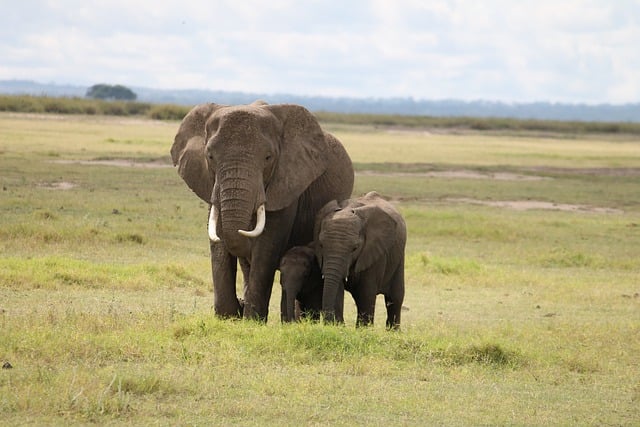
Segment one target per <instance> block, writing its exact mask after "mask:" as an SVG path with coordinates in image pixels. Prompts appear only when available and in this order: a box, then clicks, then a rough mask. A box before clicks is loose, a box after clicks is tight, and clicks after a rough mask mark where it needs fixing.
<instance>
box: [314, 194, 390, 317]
mask: <svg viewBox="0 0 640 427" xmlns="http://www.w3.org/2000/svg"><path fill="white" fill-rule="evenodd" d="M377 199H379V200H381V198H380V197H379V196H378V195H377V194H376V193H374V192H372V193H369V194H367V195H366V196H364V197H363V198H360V199H351V200H347V201H344V202H342V203H341V204H340V205H339V204H338V203H336V202H335V201H332V202H329V203H328V204H327V205H325V206H324V207H323V208H322V209H321V210H320V212H319V213H318V216H317V218H318V219H317V221H316V227H315V241H316V257H317V259H318V264H319V265H320V269H321V271H322V276H323V277H324V290H323V297H322V311H323V313H324V316H325V319H327V320H329V321H332V320H333V316H334V313H333V307H335V306H336V298H339V297H340V296H341V295H342V292H340V289H341V288H342V287H343V286H344V284H345V283H346V282H348V281H349V280H350V278H357V277H358V275H359V274H361V273H362V272H364V271H365V270H367V269H369V268H371V267H372V266H373V265H374V264H376V263H378V262H382V261H383V257H384V256H385V255H386V253H387V250H388V249H389V243H390V242H389V236H395V229H396V226H397V221H396V219H394V218H393V216H392V215H390V214H389V213H388V212H387V211H385V209H381V208H380V207H378V206H377V205H376V203H375V202H376V200H377ZM363 200H364V202H363Z"/></svg>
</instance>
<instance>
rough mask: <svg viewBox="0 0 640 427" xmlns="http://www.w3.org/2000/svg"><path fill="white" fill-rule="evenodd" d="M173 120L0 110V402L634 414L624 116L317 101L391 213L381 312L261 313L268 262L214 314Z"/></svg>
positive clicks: (201, 237)
mask: <svg viewBox="0 0 640 427" xmlns="http://www.w3.org/2000/svg"><path fill="white" fill-rule="evenodd" d="M88 102H89V101H88ZM90 102H94V101H90ZM177 126H178V122H176V121H173V122H167V121H154V120H145V119H142V120H141V119H140V117H137V118H134V119H129V118H126V117H105V116H99V115H84V116H73V115H69V116H62V117H61V116H59V115H43V114H19V115H16V114H7V113H3V114H0V171H1V172H0V212H1V214H0V217H1V221H0V364H3V363H5V362H8V363H9V364H10V365H11V366H12V368H11V369H1V370H0V420H1V421H2V424H6V425H27V424H28V425H60V424H64V425H86V424H93V423H95V424H100V425H103V424H128V425H149V424H162V425H175V424H179V425H191V424H199V425H201V424H206V425H210V424H214V425H301V424H302V425H309V424H329V425H346V424H350V425H353V424H356V425H380V424H393V425H452V424H453V425H485V424H489V425H513V424H515V425H549V424H551V425H634V424H637V421H638V419H640V410H639V409H638V407H639V405H638V402H639V401H640V387H639V386H638V384H640V367H638V363H637V355H638V354H640V316H638V313H639V312H640V287H639V285H638V272H640V245H639V244H638V242H640V141H638V139H637V138H635V137H633V136H632V135H626V136H619V135H607V136H602V135H590V136H589V137H588V138H579V137H576V136H575V135H574V136H571V137H567V136H566V135H547V136H546V137H544V138H536V137H533V136H532V135H531V134H529V133H525V134H520V133H517V132H516V134H515V135H514V134H493V135H489V134H487V133H486V132H463V133H461V134H451V133H440V134H438V133H424V132H401V133H397V132H389V131H387V130H386V129H377V130H376V129H374V127H372V126H371V125H362V126H360V125H358V126H354V125H344V124H340V123H329V124H328V125H327V127H328V128H330V129H332V130H333V131H334V132H335V133H336V135H337V136H338V137H339V138H340V139H341V140H342V141H343V142H344V143H345V146H346V147H347V150H348V151H349V153H350V155H351V156H352V158H353V160H354V162H355V164H356V168H357V171H358V175H357V177H356V189H355V193H357V194H360V193H363V192H365V191H369V190H371V189H375V190H377V191H379V192H380V193H382V194H384V195H386V196H388V197H389V198H391V199H392V200H393V201H394V202H395V203H396V204H397V206H398V207H399V209H400V210H401V212H402V213H403V215H404V216H405V218H406V221H407V225H408V231H409V239H408V245H407V265H406V282H407V283H406V285H407V295H406V299H405V305H406V308H407V310H406V311H404V312H403V319H402V330H401V331H400V332H398V333H395V332H388V331H386V330H385V329H384V320H385V319H384V317H385V316H384V307H383V305H384V302H383V300H382V298H380V299H379V301H378V306H377V309H376V312H377V317H376V322H375V326H374V327H372V328H367V329H359V330H356V329H355V327H354V323H355V312H354V307H353V303H352V302H351V300H350V298H349V297H348V296H347V299H346V301H345V312H346V313H345V316H346V319H347V324H346V325H345V326H343V327H334V326H324V325H318V324H312V323H302V324H294V325H282V324H280V321H279V318H278V312H279V298H280V291H279V286H278V284H277V283H276V284H275V285H274V292H273V296H272V300H271V316H270V318H269V321H268V325H267V326H265V325H261V324H257V323H253V322H244V321H242V322H239V321H221V320H219V319H216V318H214V317H213V315H212V303H213V300H212V292H211V289H210V288H211V285H210V266H209V257H208V245H207V236H206V232H205V229H206V206H205V205H204V204H203V203H201V202H199V201H198V199H197V198H196V197H195V196H193V194H192V193H191V192H190V191H189V190H188V189H187V188H186V186H185V185H184V184H183V183H182V181H181V180H180V178H179V177H178V175H177V173H176V171H175V170H173V168H171V166H170V159H169V157H168V150H169V147H170V145H171V141H172V139H173V136H174V135H175V132H176V129H177ZM494 202H510V203H512V205H509V204H508V203H505V204H503V205H495V204H494V205H491V203H494ZM516 202H529V203H533V202H545V203H547V204H548V205H544V206H547V207H549V206H551V207H554V204H555V209H544V210H542V209H540V208H538V209H531V206H533V207H534V208H535V207H536V206H540V205H535V204H532V205H531V206H529V207H526V206H525V207H523V205H518V204H516ZM509 206H511V208H510V207H509ZM578 206H579V207H580V209H578V208H577V207H578ZM516 208H517V209H516ZM572 208H575V209H572ZM241 287H242V284H241V283H240V282H239V283H238V288H239V289H240V288H241Z"/></svg>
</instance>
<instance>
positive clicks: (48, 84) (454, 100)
mask: <svg viewBox="0 0 640 427" xmlns="http://www.w3.org/2000/svg"><path fill="white" fill-rule="evenodd" d="M0 83H24V84H26V85H31V86H43V87H56V88H58V90H62V89H63V88H66V87H68V88H75V89H83V90H86V89H88V88H89V87H91V86H93V85H94V84H107V85H111V84H116V83H111V82H96V83H92V84H88V85H85V84H79V83H73V82H63V83H59V82H54V81H51V82H41V81H36V80H31V79H21V78H15V79H10V78H9V79H0ZM117 84H122V83H117ZM122 85H123V86H125V87H127V88H129V89H132V90H133V91H134V92H135V91H136V90H143V91H145V92H146V91H150V92H167V93H177V92H203V93H204V92H212V93H216V92H217V93H225V94H236V93H237V94H241V95H255V96H267V97H269V96H271V97H284V96H289V97H294V98H313V99H327V100H340V99H344V100H355V101H363V102H365V101H393V100H400V101H408V102H415V103H431V102H433V103H447V102H452V103H466V104H473V103H478V104H481V103H486V104H501V105H505V106H518V105H523V106H526V105H535V104H549V105H564V106H585V107H598V106H611V107H624V106H636V105H640V100H638V101H635V102H622V103H612V102H599V103H589V102H560V101H552V100H543V99H540V100H530V101H501V100H496V99H462V98H440V99H436V98H416V97H413V96H406V97H399V96H397V97H372V96H368V97H365V96H329V95H318V94H293V93H284V92H279V93H275V92H274V93H258V92H250V91H227V90H224V89H208V88H196V87H193V88H184V89H176V88H156V87H149V86H136V85H127V84H122ZM0 94H8V95H21V94H25V95H36V94H35V93H33V92H31V93H27V92H19V91H16V92H2V88H0ZM43 94H44V95H45V96H56V95H49V94H48V93H46V92H45V93H43ZM136 95H139V94H138V93H136ZM58 96H62V97H66V96H78V95H58ZM82 96H84V94H83V95H82Z"/></svg>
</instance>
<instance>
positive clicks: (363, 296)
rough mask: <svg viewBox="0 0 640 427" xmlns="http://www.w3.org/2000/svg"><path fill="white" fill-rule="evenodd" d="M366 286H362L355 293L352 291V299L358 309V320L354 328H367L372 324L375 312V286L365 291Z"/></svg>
mask: <svg viewBox="0 0 640 427" xmlns="http://www.w3.org/2000/svg"><path fill="white" fill-rule="evenodd" d="M366 286H367V285H366V284H364V286H362V284H361V285H360V286H359V287H358V288H359V289H358V290H357V291H356V290H354V291H352V294H353V299H354V300H355V301H356V307H357V309H358V318H357V319H356V327H360V326H367V325H371V324H373V317H374V314H375V311H376V292H375V289H376V287H375V286H372V287H371V289H366Z"/></svg>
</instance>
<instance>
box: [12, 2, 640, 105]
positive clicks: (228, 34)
mask: <svg viewBox="0 0 640 427" xmlns="http://www.w3.org/2000/svg"><path fill="white" fill-rule="evenodd" d="M639 16H640V2H638V1H632V0H620V1H616V2H602V1H595V0H592V1H590V0H580V1H579V0H563V1H561V2H559V1H557V0H554V1H551V0H538V1H530V0H523V1H519V2H512V1H507V0H484V1H470V0H468V1H465V0H434V1H430V2H423V1H419V0H374V1H364V0H357V1H350V2H345V1H319V0H311V1H306V2H304V3H300V2H296V1H293V0H272V1H270V2H259V1H255V0H249V1H237V0H230V1H226V0H225V1H222V0H219V1H215V2H211V1H205V0H199V1H189V2H184V1H180V2H178V1H161V0H156V1H150V0H138V1H136V2H131V1H129V0H115V1H111V2H97V1H76V0H67V1H64V2H50V1H29V0H25V1H22V2H12V3H9V4H7V5H5V6H4V10H3V15H1V16H0V57H2V58H3V61H2V64H0V78H4V79H7V78H28V79H36V80H41V81H47V82H48V81H56V82H60V83H79V84H86V85H89V84H93V83H96V82H99V81H100V82H109V83H122V84H128V85H133V86H152V87H165V88H209V89H222V90H237V91H254V92H261V93H266V94H268V93H275V92H279V93H283V92H289V93H297V94H313V95H332V96H358V97H372V96H373V97H390V96H399V97H414V98H439V99H442V98H459V99H478V98H485V99H495V100H507V101H534V100H553V101H569V102H591V103H593V102H629V101H635V102H637V101H638V99H640V87H639V84H638V83H637V81H638V79H637V75H636V74H637V73H636V70H637V69H640V49H638V48H637V46H638V45H639V44H640V18H638V17H639Z"/></svg>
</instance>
